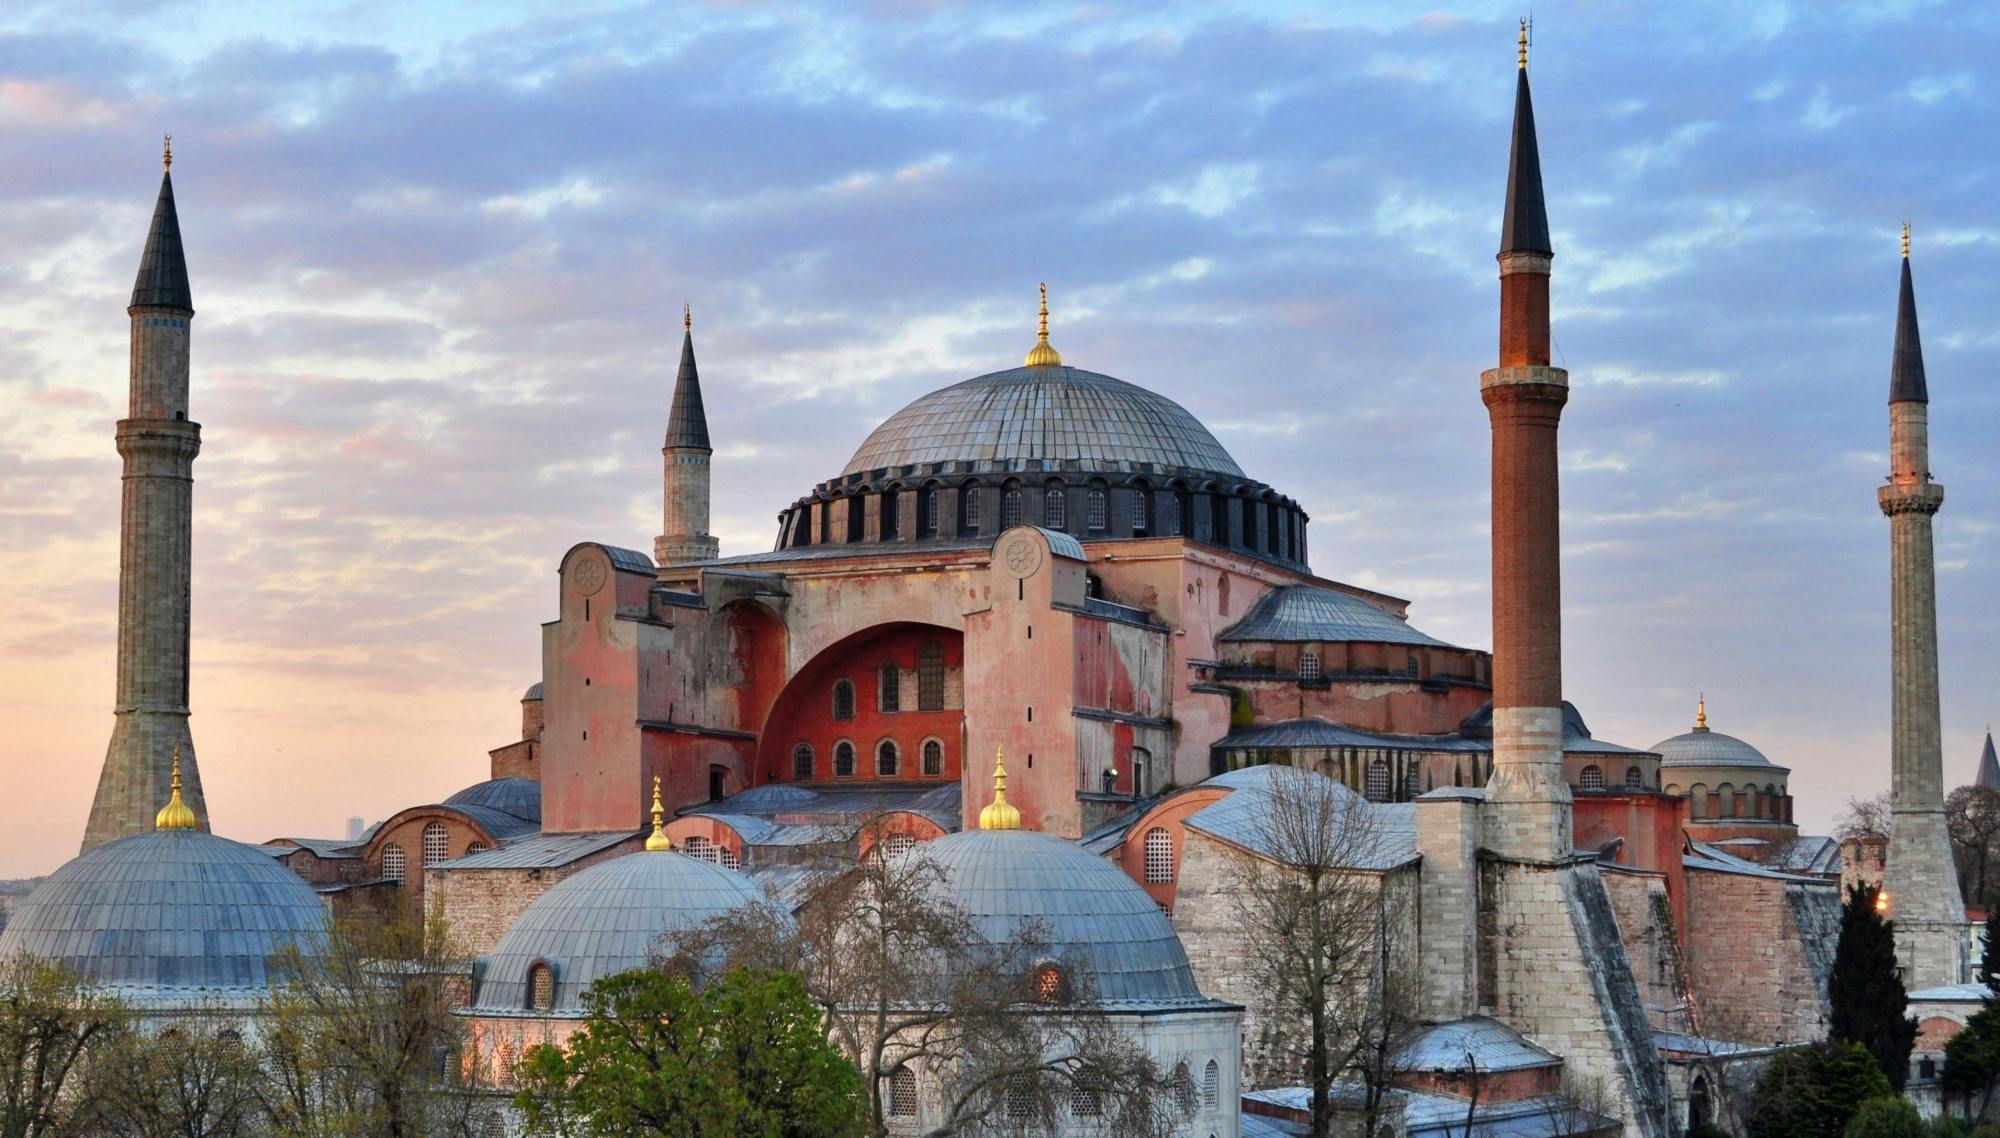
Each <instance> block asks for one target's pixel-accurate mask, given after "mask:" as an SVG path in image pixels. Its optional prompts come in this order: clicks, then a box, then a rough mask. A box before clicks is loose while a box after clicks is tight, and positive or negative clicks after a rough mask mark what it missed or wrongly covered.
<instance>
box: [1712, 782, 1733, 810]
mask: <svg viewBox="0 0 2000 1138" xmlns="http://www.w3.org/2000/svg"><path fill="white" fill-rule="evenodd" d="M1714 813H1715V816H1716V817H1717V818H1734V817H1736V788H1735V787H1734V786H1731V785H1730V784H1728V783H1726V782H1725V783H1723V784H1722V785H1721V786H1718V787H1716V788H1715V811H1714Z"/></svg>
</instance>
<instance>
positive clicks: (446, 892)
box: [424, 836, 645, 956]
mask: <svg viewBox="0 0 2000 1138" xmlns="http://www.w3.org/2000/svg"><path fill="white" fill-rule="evenodd" d="M644 842H645V839H644V838H643V837H640V836H634V837H633V838H632V839H631V840H630V841H627V842H623V843H620V844H619V845H616V846H613V847H611V848H610V849H608V850H603V851H600V852H598V853H594V854H591V855H589V856H588V857H583V858H579V859H577V860H576V861H573V862H571V863H569V864H568V865H562V866H555V867H553V868H549V869H466V870H449V869H434V870H431V871H429V872H427V873H426V874H424V876H425V878H427V885H428V889H429V892H430V895H431V898H432V900H433V902H434V903H435V904H436V905H437V906H438V907H439V909H438V911H439V913H440V914H441V915H442V916H443V918H444V921H445V925H446V927H447V928H448V929H449V930H450V934H451V936H452V937H453V938H454V939H455V940H456V941H457V945H458V949H459V951H461V952H464V953H466V954H467V955H474V956H476V955H478V954H480V953H483V952H491V951H493V946H494V945H496V944H498V943H500V937H501V935H502V934H504V933H505V932H506V931H507V929H508V928H509V927H511V926H512V925H513V923H514V921H515V920H516V919H517V918H519V917H520V915H521V913H522V911H523V910H525V909H526V908H527V907H528V906H529V905H531V904H533V903H534V901H535V899H536V898H538V897H540V896H541V895H542V894H544V893H547V892H548V891H549V890H550V889H551V888H553V887H554V886H555V885H556V884H557V883H558V882H561V881H563V880H565V879H567V878H570V877H574V876H575V875H576V874H578V873H580V872H582V871H583V870H585V869H588V868H590V867H591V866H593V865H596V864H597V863H598V862H601V861H606V860H608V859H610V858H614V857H620V856H623V855H625V854H628V853H632V852H635V851H637V850H639V849H642V848H643V847H644Z"/></svg>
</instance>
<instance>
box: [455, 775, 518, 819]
mask: <svg viewBox="0 0 2000 1138" xmlns="http://www.w3.org/2000/svg"><path fill="white" fill-rule="evenodd" d="M444 804H445V805H446V806H483V807H486V808H487V809H489V810H498V811H500V812H501V813H502V814H511V815H513V816H514V817H516V818H520V819H522V820H524V821H528V822H540V821H541V820H542V784H541V783H539V782H536V781H535V780H534V779H531V778H489V779H487V780H486V781H485V782H475V783H473V784H472V785H471V786H468V787H466V788H465V789H464V790H461V791H459V792H458V793H457V794H454V795H452V796H451V797H450V798H447V799H445V800H444Z"/></svg>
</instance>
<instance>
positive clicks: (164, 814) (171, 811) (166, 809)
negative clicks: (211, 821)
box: [153, 743, 201, 830]
mask: <svg viewBox="0 0 2000 1138" xmlns="http://www.w3.org/2000/svg"><path fill="white" fill-rule="evenodd" d="M153 828H154V829H155V830H199V829H201V819H199V818H196V817H195V816H194V811H193V810H191V809H189V808H188V804H187V803H185V802H183V801H181V745H180V744H179V743H175V744H174V788H173V793H172V794H171V795H170V796H169V797H168V798H167V804H166V805H165V806H162V807H160V812H159V813H158V814H155V815H153Z"/></svg>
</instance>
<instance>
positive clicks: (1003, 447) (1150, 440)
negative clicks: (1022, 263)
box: [841, 367, 1243, 478]
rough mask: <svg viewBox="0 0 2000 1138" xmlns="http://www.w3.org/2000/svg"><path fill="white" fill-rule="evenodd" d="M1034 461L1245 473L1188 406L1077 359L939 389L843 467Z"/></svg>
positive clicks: (894, 419) (850, 470)
mask: <svg viewBox="0 0 2000 1138" xmlns="http://www.w3.org/2000/svg"><path fill="white" fill-rule="evenodd" d="M1032 460H1041V461H1046V462H1049V463H1051V464H1054V463H1061V462H1066V461H1067V462H1075V463H1078V464H1079V465H1080V468H1081V469H1083V470H1091V471H1103V472H1112V471H1137V470H1147V469H1150V470H1153V471H1158V472H1162V473H1165V472H1169V471H1189V472H1197V473H1208V474H1219V475H1225V476H1228V477H1232V478H1241V477H1242V476H1243V471H1242V470H1241V469H1240V468H1239V467H1238V466H1237V465H1236V460H1235V459H1233V458H1231V457H1229V452H1228V451H1226V450H1224V449H1223V448H1222V444H1221V443H1219V442H1217V441H1216V440H1215V436H1214V435H1212V434H1210V433H1209V431H1208V428H1207V427H1204V426H1202V425H1201V421H1200V420H1198V419H1196V418H1195V417H1194V416H1193V415H1191V414H1189V413H1188V411H1187V409H1186V408H1184V407H1182V406H1181V405H1180V404H1178V403H1176V402H1174V401H1173V400H1171V399H1168V398H1167V397H1166V396H1164V395H1160V394H1157V393H1155V392H1151V391H1148V390H1146V389H1145V388H1143V387H1140V386H1138V385H1137V384H1131V383H1127V382H1125V381H1124V380H1122V379H1114V378H1112V377H1111V376H1108V375H1100V374H1098V373H1097V372H1094V371H1083V370H1081V369H1079V368H1073V367H1017V368H1010V369H1008V370H1006V371H996V372H993V373H991V374H988V375H982V376H978V377H976V378H973V379H968V380H966V381H965V382H963V383H956V384H953V385H952V386H950V387H946V388H943V389H942V390H938V391H933V392H931V393H930V394H929V395H925V396H923V397H921V398H919V399H918V400H917V401H916V402H914V403H912V404H910V405H909V406H907V407H905V408H903V409H902V410H901V411H898V412H896V413H895V414H894V415H891V416H889V418H888V419H886V420H884V421H883V423H882V425H881V426H879V427H876V428H875V431H874V433H872V434H870V435H869V436H868V438H867V441H865V442H863V443H862V444H861V449H859V450H857V451H855V452H854V457H853V458H851V459H849V460H848V462H847V467H846V469H844V470H843V471H842V472H841V474H842V476H843V477H845V476H847V475H851V474H864V473H867V472H869V471H874V470H884V469H887V470H895V469H898V468H900V467H905V466H923V465H925V464H928V463H938V462H966V463H976V464H980V465H982V466H984V465H988V464H993V463H1012V464H1015V465H1014V469H1023V468H1025V465H1024V464H1025V463H1027V462H1029V461H1032ZM1050 469H1055V467H1054V466H1053V465H1051V467H1050Z"/></svg>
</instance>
